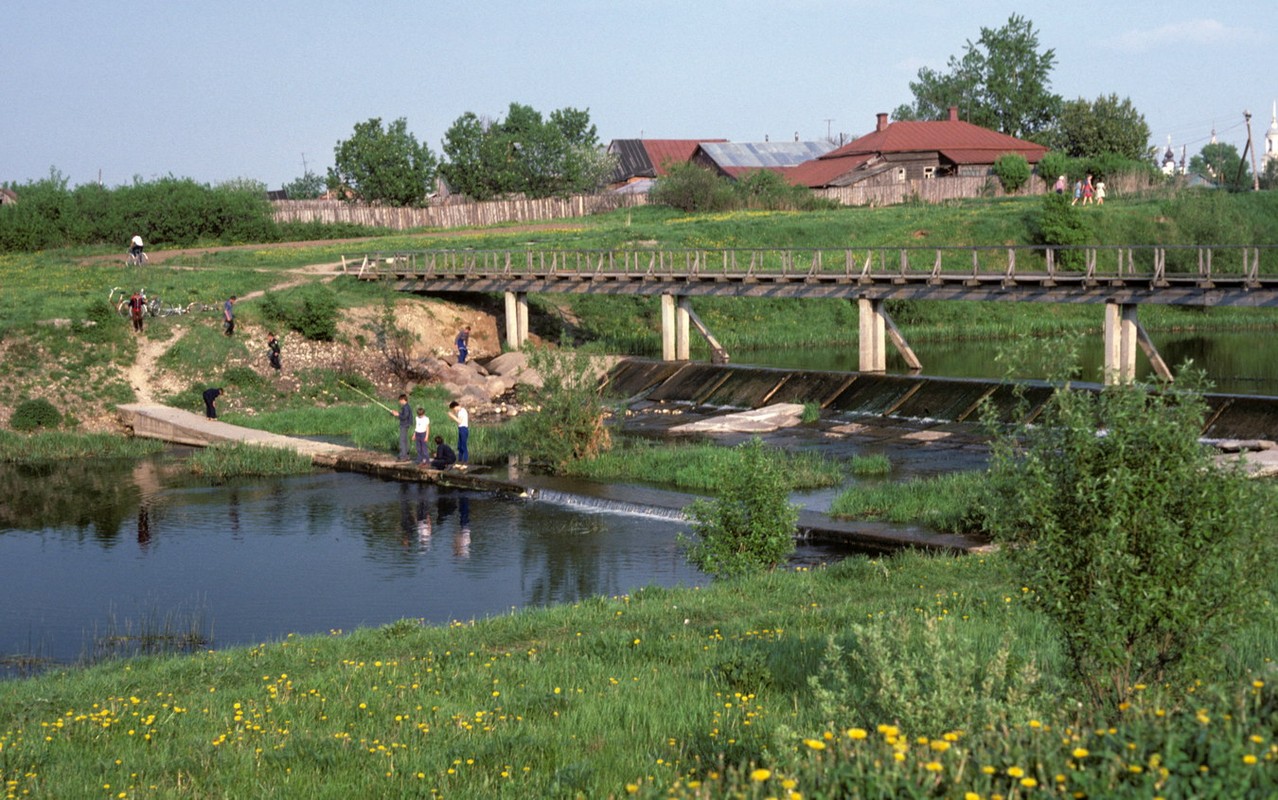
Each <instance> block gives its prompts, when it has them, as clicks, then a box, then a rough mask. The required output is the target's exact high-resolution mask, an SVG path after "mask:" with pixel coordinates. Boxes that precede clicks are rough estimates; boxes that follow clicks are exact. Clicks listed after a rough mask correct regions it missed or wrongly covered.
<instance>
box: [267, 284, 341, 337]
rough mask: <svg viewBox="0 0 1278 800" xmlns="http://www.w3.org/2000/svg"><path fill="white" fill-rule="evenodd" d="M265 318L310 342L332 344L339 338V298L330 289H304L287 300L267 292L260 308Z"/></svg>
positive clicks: (316, 286)
mask: <svg viewBox="0 0 1278 800" xmlns="http://www.w3.org/2000/svg"><path fill="white" fill-rule="evenodd" d="M259 309H260V311H261V314H262V318H263V319H265V320H266V321H268V322H270V323H274V324H276V325H281V326H284V327H287V328H289V329H291V330H294V331H297V332H298V333H300V334H302V336H304V337H305V338H307V339H311V340H313V341H318V342H331V341H333V339H335V338H336V337H337V311H338V308H337V294H336V293H335V292H334V291H333V290H332V289H330V288H329V287H327V286H321V285H318V284H311V285H309V286H305V287H302V288H301V289H298V290H297V291H296V292H294V293H293V294H292V297H291V298H290V299H289V300H285V299H284V298H283V297H282V296H281V295H280V294H279V293H278V292H267V293H266V294H264V295H263V296H262V303H261V305H260V306H259Z"/></svg>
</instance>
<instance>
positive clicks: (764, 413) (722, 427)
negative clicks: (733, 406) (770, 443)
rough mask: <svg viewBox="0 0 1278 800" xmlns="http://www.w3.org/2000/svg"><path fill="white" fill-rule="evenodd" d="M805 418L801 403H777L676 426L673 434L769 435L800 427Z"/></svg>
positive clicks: (672, 431) (672, 429) (671, 430)
mask: <svg viewBox="0 0 1278 800" xmlns="http://www.w3.org/2000/svg"><path fill="white" fill-rule="evenodd" d="M802 417H803V406H802V405H801V404H799V403H776V404H774V405H770V406H764V407H763V408H756V409H753V410H751V411H741V412H738V413H735V414H723V415H720V416H717V417H711V418H710V419H703V420H699V421H697V422H685V423H684V424H682V425H675V426H674V427H672V428H671V429H670V432H671V433H767V432H768V431H774V430H777V429H778V428H789V427H792V426H794V425H798V424H799V422H800V419H801V418H802Z"/></svg>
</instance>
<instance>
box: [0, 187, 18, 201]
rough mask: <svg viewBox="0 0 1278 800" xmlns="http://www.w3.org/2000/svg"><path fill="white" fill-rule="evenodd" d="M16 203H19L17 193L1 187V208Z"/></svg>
mask: <svg viewBox="0 0 1278 800" xmlns="http://www.w3.org/2000/svg"><path fill="white" fill-rule="evenodd" d="M16 202H18V194H17V192H15V191H13V190H12V189H6V188H4V187H3V186H0V206H9V205H13V204H14V203H16Z"/></svg>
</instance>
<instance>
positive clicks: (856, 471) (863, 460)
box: [852, 453, 892, 478]
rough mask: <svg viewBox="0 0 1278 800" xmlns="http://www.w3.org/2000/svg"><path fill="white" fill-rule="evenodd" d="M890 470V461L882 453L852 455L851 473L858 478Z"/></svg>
mask: <svg viewBox="0 0 1278 800" xmlns="http://www.w3.org/2000/svg"><path fill="white" fill-rule="evenodd" d="M891 472H892V462H891V461H890V460H889V459H888V457H887V456H885V455H883V454H882V453H874V454H873V455H868V456H853V457H852V474H853V475H856V476H857V477H859V478H863V477H871V476H882V475H887V474H889V473H891Z"/></svg>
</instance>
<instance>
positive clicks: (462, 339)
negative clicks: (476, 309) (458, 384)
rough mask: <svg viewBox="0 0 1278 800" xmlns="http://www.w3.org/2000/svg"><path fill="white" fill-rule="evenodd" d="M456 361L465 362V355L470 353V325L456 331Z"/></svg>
mask: <svg viewBox="0 0 1278 800" xmlns="http://www.w3.org/2000/svg"><path fill="white" fill-rule="evenodd" d="M456 344H457V363H458V364H465V363H466V356H467V355H468V354H469V353H470V326H469V325H467V326H466V327H464V328H462V329H461V330H459V331H457V342H456Z"/></svg>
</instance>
